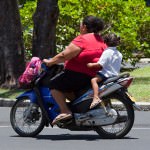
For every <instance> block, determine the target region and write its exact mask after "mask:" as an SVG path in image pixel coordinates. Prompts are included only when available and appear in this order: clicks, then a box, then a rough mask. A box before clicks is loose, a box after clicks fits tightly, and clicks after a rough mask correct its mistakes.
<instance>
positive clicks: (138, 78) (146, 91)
mask: <svg viewBox="0 0 150 150" xmlns="http://www.w3.org/2000/svg"><path fill="white" fill-rule="evenodd" d="M130 74H131V76H133V77H134V81H133V84H132V85H131V86H130V87H129V92H130V93H131V95H132V96H134V97H135V98H136V100H137V101H139V102H143V101H144V102H150V67H149V66H147V67H144V68H140V69H136V70H134V71H132V72H130Z"/></svg>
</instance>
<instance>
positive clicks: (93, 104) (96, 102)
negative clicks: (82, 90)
mask: <svg viewBox="0 0 150 150" xmlns="http://www.w3.org/2000/svg"><path fill="white" fill-rule="evenodd" d="M101 101H102V100H100V99H99V97H94V98H93V101H92V103H91V105H90V109H92V108H94V107H96V106H97V105H98V104H99V103H101Z"/></svg>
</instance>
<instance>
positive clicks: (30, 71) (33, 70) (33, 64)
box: [18, 57, 42, 88]
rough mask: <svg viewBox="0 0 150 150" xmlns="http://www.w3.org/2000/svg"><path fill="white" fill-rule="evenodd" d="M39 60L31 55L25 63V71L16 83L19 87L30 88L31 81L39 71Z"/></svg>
mask: <svg viewBox="0 0 150 150" xmlns="http://www.w3.org/2000/svg"><path fill="white" fill-rule="evenodd" d="M41 62H42V61H41V60H40V58H38V57H32V59H31V61H30V62H29V63H28V64H27V66H26V69H25V71H24V72H23V74H22V75H21V76H20V77H19V79H18V83H19V87H20V88H31V87H32V84H31V83H32V81H33V80H34V79H35V77H37V76H38V74H39V73H40V68H41Z"/></svg>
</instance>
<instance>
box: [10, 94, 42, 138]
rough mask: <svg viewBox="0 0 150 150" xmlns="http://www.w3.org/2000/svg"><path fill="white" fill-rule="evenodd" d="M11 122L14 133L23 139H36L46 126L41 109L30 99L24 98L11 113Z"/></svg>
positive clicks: (17, 102)
mask: <svg viewBox="0 0 150 150" xmlns="http://www.w3.org/2000/svg"><path fill="white" fill-rule="evenodd" d="M31 106H32V107H31ZM35 106H36V107H35ZM29 107H30V109H31V111H29ZM10 122H11V126H12V128H13V129H14V131H15V132H16V133H17V134H18V135H20V136H22V137H34V136H36V135H37V134H39V133H40V132H41V131H42V130H43V128H44V126H45V118H44V115H43V113H42V110H41V108H40V107H38V106H37V105H35V104H34V105H33V104H32V103H31V102H30V99H29V98H28V97H22V98H20V99H19V100H17V101H16V102H15V103H14V105H13V107H12V108H11V111H10Z"/></svg>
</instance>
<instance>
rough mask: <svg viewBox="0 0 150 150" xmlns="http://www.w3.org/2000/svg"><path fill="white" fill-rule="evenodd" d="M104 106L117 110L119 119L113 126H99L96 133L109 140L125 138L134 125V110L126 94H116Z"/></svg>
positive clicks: (108, 98) (105, 101)
mask: <svg viewBox="0 0 150 150" xmlns="http://www.w3.org/2000/svg"><path fill="white" fill-rule="evenodd" d="M104 104H105V106H106V109H107V108H109V109H110V108H112V109H115V111H116V112H117V116H118V119H117V121H116V122H115V123H114V124H112V125H107V126H98V127H96V128H95V131H96V132H97V133H98V134H99V135H100V136H102V137H103V138H107V139H115V138H122V137H124V136H125V135H126V134H127V133H128V132H129V131H130V130H131V128H132V126H133V123H134V109H133V106H132V105H131V103H129V100H128V99H127V97H126V95H125V94H124V93H121V91H120V93H115V94H113V95H111V96H109V97H107V99H106V100H104Z"/></svg>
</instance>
